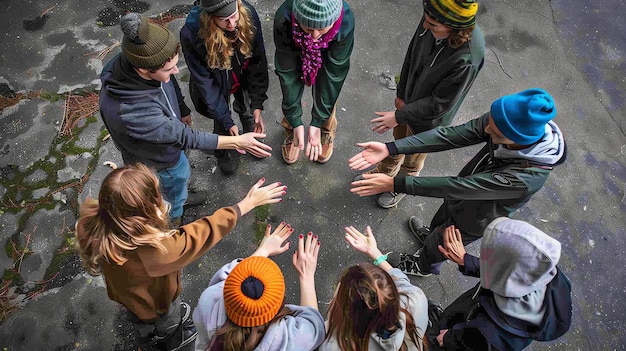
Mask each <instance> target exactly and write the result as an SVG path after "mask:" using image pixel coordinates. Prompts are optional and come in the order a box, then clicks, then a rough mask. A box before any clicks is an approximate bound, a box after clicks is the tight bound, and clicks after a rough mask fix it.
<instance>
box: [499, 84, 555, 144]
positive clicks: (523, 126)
mask: <svg viewBox="0 0 626 351" xmlns="http://www.w3.org/2000/svg"><path fill="white" fill-rule="evenodd" d="M555 115H556V106H554V99H553V98H552V96H550V94H549V93H548V92H547V91H545V90H543V89H540V88H532V89H528V90H524V91H522V92H519V93H517V94H513V95H507V96H503V97H501V98H499V99H498V100H496V101H494V102H493V103H492V104H491V117H492V118H493V121H494V122H495V123H496V127H498V129H499V130H500V132H502V135H504V136H505V137H507V138H508V139H511V140H512V141H514V142H515V143H516V144H519V145H530V144H533V143H535V142H537V141H539V140H540V139H541V138H542V137H543V135H544V134H545V129H546V124H547V123H548V122H550V120H552V119H553V118H554V116H555Z"/></svg>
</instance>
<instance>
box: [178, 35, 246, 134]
mask: <svg viewBox="0 0 626 351" xmlns="http://www.w3.org/2000/svg"><path fill="white" fill-rule="evenodd" d="M197 35H198V33H193V32H192V30H191V29H190V28H189V26H188V25H187V24H185V25H184V26H183V28H182V29H181V30H180V43H181V47H182V50H183V55H185V62H186V63H187V68H189V73H190V74H191V84H194V88H196V89H197V90H198V92H199V95H200V96H201V98H202V100H203V101H204V103H205V104H206V105H207V107H208V110H209V112H210V113H212V114H213V116H209V117H211V118H214V119H216V120H218V121H220V122H221V123H222V124H223V125H224V127H225V128H226V129H229V128H230V127H232V126H233V125H235V123H234V122H233V119H232V117H231V114H230V107H229V105H228V101H226V97H225V96H224V94H222V92H221V89H220V88H221V87H220V86H219V82H218V80H217V79H216V78H215V76H214V75H215V74H216V72H219V70H210V69H209V67H207V64H206V57H204V53H203V52H200V50H199V48H198V47H197V46H196V45H202V43H199V42H197V41H196V39H197Z"/></svg>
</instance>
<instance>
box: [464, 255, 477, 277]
mask: <svg viewBox="0 0 626 351" xmlns="http://www.w3.org/2000/svg"><path fill="white" fill-rule="evenodd" d="M463 264H464V265H463V266H459V272H461V273H463V275H467V276H470V277H480V259H479V258H478V257H476V256H473V255H470V254H468V253H466V254H465V257H463Z"/></svg>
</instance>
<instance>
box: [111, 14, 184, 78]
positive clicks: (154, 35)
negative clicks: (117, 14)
mask: <svg viewBox="0 0 626 351" xmlns="http://www.w3.org/2000/svg"><path fill="white" fill-rule="evenodd" d="M120 26H121V27H122V32H124V38H123V39H122V55H124V57H126V59H127V60H128V62H130V63H131V64H132V65H133V66H134V67H136V68H145V69H155V68H161V67H163V65H164V64H165V63H166V62H167V61H169V60H170V59H171V58H172V57H174V55H175V54H176V52H177V51H178V39H176V36H175V35H174V34H173V33H172V32H171V31H170V30H169V29H167V28H163V27H161V26H158V25H156V24H152V23H149V22H148V20H147V19H146V18H144V17H142V16H141V15H139V14H138V13H129V14H127V15H125V16H124V17H122V20H121V22H120Z"/></svg>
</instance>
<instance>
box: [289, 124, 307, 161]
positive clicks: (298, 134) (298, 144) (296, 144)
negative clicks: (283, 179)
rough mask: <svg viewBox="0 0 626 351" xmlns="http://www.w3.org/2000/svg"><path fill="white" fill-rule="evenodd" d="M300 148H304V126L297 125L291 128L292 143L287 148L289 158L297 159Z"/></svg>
mask: <svg viewBox="0 0 626 351" xmlns="http://www.w3.org/2000/svg"><path fill="white" fill-rule="evenodd" d="M302 150H304V126H297V127H295V128H294V129H293V144H291V149H289V159H290V160H294V161H295V160H297V159H298V157H300V151H302Z"/></svg>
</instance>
